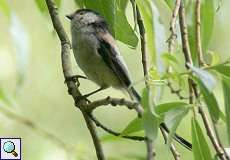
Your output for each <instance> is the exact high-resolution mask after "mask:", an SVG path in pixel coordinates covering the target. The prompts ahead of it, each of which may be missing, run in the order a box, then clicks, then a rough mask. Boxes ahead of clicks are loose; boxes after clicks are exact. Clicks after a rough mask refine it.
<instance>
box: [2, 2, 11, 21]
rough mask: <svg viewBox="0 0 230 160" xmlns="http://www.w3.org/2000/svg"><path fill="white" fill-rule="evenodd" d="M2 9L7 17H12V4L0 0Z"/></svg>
mask: <svg viewBox="0 0 230 160" xmlns="http://www.w3.org/2000/svg"><path fill="white" fill-rule="evenodd" d="M0 11H2V12H3V13H4V14H5V15H6V16H7V17H10V6H9V4H8V3H7V1H6V0H0Z"/></svg>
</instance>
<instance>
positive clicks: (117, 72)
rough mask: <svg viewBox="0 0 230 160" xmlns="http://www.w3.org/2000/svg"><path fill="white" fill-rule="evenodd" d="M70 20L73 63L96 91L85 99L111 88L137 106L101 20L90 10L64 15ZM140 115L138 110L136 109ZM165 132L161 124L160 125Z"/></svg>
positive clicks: (126, 69)
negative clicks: (96, 85) (125, 93)
mask: <svg viewBox="0 0 230 160" xmlns="http://www.w3.org/2000/svg"><path fill="white" fill-rule="evenodd" d="M67 18H68V19H70V20H71V34H72V48H73V52H74V56H75V60H76V62H77V64H78V66H79V67H80V68H81V70H82V71H83V72H84V73H85V75H86V76H87V78H88V79H90V80H92V81H93V82H95V83H96V84H98V85H99V86H100V88H99V89H98V90H96V91H94V92H92V93H90V94H87V95H86V96H89V95H92V94H94V93H96V92H98V91H100V90H103V89H106V88H108V87H113V88H116V89H120V90H125V91H127V92H128V94H129V95H130V97H131V99H133V100H136V101H137V102H140V99H141V98H140V96H139V95H138V93H137V92H136V90H135V89H134V88H133V86H131V85H132V81H131V78H130V75H129V71H128V68H127V66H126V64H125V62H124V60H123V58H122V56H121V54H120V52H119V49H118V47H117V44H116V41H115V39H114V38H113V36H112V35H111V34H110V32H109V29H108V25H107V23H106V21H105V19H104V18H103V17H102V16H101V15H100V14H99V13H97V12H95V11H93V10H90V9H80V10H77V11H75V12H74V13H72V14H70V15H67ZM137 111H138V112H139V113H142V112H143V111H142V107H141V106H140V105H139V106H138V108H137ZM161 127H162V128H164V129H165V130H166V131H167V132H169V130H168V129H167V127H166V125H165V124H162V125H161ZM174 138H175V139H176V140H177V141H178V142H179V143H181V144H183V145H184V146H186V147H187V148H191V144H190V143H189V142H187V141H186V140H184V139H183V138H181V137H179V136H177V135H176V136H175V137H174Z"/></svg>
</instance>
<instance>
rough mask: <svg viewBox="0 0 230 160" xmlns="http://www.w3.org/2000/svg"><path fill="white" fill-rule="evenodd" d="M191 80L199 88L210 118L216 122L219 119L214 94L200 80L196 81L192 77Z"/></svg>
mask: <svg viewBox="0 0 230 160" xmlns="http://www.w3.org/2000/svg"><path fill="white" fill-rule="evenodd" d="M192 79H193V80H195V81H196V82H197V84H198V86H199V88H200V91H201V94H202V95H203V97H204V100H205V103H206V104H207V107H208V110H209V113H210V115H211V118H212V119H213V120H214V121H215V122H217V121H218V120H219V118H220V109H219V106H218V103H217V100H216V97H215V96H214V94H213V93H212V91H210V90H209V89H208V88H207V87H206V85H205V84H204V83H207V82H203V81H201V80H200V79H198V78H197V77H194V76H193V77H192Z"/></svg>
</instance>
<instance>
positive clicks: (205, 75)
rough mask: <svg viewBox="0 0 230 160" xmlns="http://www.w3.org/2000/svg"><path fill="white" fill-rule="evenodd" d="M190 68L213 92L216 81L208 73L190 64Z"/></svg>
mask: <svg viewBox="0 0 230 160" xmlns="http://www.w3.org/2000/svg"><path fill="white" fill-rule="evenodd" d="M187 65H188V66H189V68H190V69H191V70H192V71H193V72H194V73H195V74H196V76H197V77H198V78H199V79H200V80H201V81H202V83H203V84H204V85H205V86H206V87H207V89H208V90H209V91H210V92H211V91H212V90H213V89H214V87H215V86H216V79H215V78H214V77H213V75H211V73H209V72H208V71H206V70H204V69H201V68H197V67H194V66H192V65H190V64H187Z"/></svg>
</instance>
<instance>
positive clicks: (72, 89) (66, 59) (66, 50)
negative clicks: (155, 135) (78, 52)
mask: <svg viewBox="0 0 230 160" xmlns="http://www.w3.org/2000/svg"><path fill="white" fill-rule="evenodd" d="M46 5H47V7H48V10H49V14H50V17H51V19H52V23H53V27H54V29H55V30H56V32H57V34H58V37H59V39H60V41H61V59H62V69H63V74H64V77H65V79H68V77H71V76H72V75H73V74H72V66H71V61H70V46H71V45H70V41H69V39H68V37H67V34H66V32H65V30H64V28H63V26H62V24H61V21H60V19H59V17H58V12H57V8H56V7H55V4H54V2H53V1H52V0H46ZM66 84H67V87H68V91H69V93H70V94H71V95H72V97H73V99H74V100H76V99H77V97H79V96H81V93H80V91H79V90H78V88H77V86H76V85H75V83H74V81H69V80H68V81H66ZM78 104H79V106H78V107H79V108H80V110H81V112H82V114H83V116H84V119H85V122H86V124H87V127H88V129H89V131H90V134H91V136H92V139H93V142H94V147H95V149H96V153H97V158H98V160H105V157H104V153H103V150H102V147H101V143H100V141H99V139H98V136H97V133H96V129H95V127H94V125H93V123H92V121H91V119H89V117H88V116H87V114H86V111H85V110H84V109H83V107H81V106H84V105H86V104H87V101H86V100H85V99H82V100H80V102H79V103H78Z"/></svg>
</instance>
